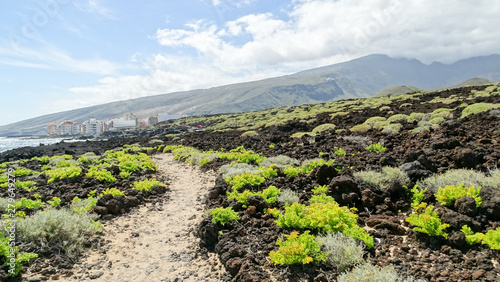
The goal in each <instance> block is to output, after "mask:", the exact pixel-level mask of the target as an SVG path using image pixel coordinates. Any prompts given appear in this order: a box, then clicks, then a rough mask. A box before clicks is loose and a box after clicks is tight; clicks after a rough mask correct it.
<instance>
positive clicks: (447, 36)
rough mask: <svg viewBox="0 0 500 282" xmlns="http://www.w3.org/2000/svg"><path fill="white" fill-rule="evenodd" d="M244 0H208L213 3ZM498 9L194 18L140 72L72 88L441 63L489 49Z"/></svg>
mask: <svg viewBox="0 0 500 282" xmlns="http://www.w3.org/2000/svg"><path fill="white" fill-rule="evenodd" d="M251 2H252V1H248V0H245V1H224V0H212V3H213V4H214V5H215V6H221V5H233V6H236V5H248V4H250V3H251ZM499 14H500V2H494V1H488V0H479V1H466V0H442V1H434V0H421V1H402V0H358V1H350V0H337V1H334V0H294V1H292V3H291V5H290V10H289V12H288V18H286V19H284V18H278V16H277V15H275V14H271V13H260V14H249V15H245V16H243V17H240V18H238V19H236V20H232V21H227V22H225V23H224V24H223V25H216V24H214V23H212V22H208V21H206V20H198V21H195V22H192V23H189V24H187V25H186V26H185V28H183V29H168V28H165V29H159V30H158V31H157V34H156V39H157V40H158V42H159V44H161V45H162V46H164V50H162V52H159V53H158V54H155V55H152V56H150V57H149V59H148V60H146V61H143V62H142V68H143V70H144V71H147V72H148V73H149V74H148V75H137V76H124V77H109V78H104V79H102V80H100V81H99V83H98V84H97V85H95V86H90V87H78V88H72V89H71V93H73V95H81V96H88V97H91V98H92V99H93V101H94V102H87V104H88V103H94V104H95V101H99V102H107V101H111V100H118V99H130V98H134V97H142V96H147V95H152V94H159V93H168V92H172V91H180V90H189V89H196V88H207V87H212V86H217V85H223V84H227V83H233V82H239V81H250V80H253V79H260V78H265V77H269V76H277V75H282V74H287V73H292V72H295V71H298V70H302V69H307V68H313V67H317V66H322V65H327V64H334V63H339V62H342V61H346V60H349V59H353V58H356V57H360V56H363V55H368V54H373V53H383V54H388V55H390V56H396V57H397V56H404V57H412V58H417V59H420V60H422V61H424V62H425V63H430V62H432V61H435V60H437V61H441V62H445V63H450V62H453V61H456V60H459V59H462V58H467V57H471V56H478V55H488V54H492V53H496V52H498V46H499V45H500V42H499V38H500V30H499V29H498V26H500V18H499V17H498V15H499ZM193 51H194V54H195V55H194V56H189V55H188V54H191V53H193ZM92 99H91V100H92ZM82 101H83V100H82Z"/></svg>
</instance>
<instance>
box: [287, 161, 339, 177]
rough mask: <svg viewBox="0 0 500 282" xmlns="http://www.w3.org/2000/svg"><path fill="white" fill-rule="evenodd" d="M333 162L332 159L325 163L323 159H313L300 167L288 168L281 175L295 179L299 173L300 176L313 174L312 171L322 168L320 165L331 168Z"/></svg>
mask: <svg viewBox="0 0 500 282" xmlns="http://www.w3.org/2000/svg"><path fill="white" fill-rule="evenodd" d="M334 162H335V160H334V159H331V160H329V161H325V160H324V159H313V160H309V161H307V162H306V163H305V164H304V165H303V166H301V167H293V166H288V167H287V168H286V169H285V170H284V171H283V173H284V174H285V175H286V176H287V177H296V176H299V174H300V173H302V174H309V173H311V172H313V171H314V169H315V168H316V167H318V166H322V165H327V166H332V165H333V163H334ZM339 169H340V168H339Z"/></svg>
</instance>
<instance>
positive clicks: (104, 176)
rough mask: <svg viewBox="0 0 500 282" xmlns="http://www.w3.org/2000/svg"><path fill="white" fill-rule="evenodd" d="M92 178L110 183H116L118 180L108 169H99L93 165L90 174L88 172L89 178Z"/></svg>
mask: <svg viewBox="0 0 500 282" xmlns="http://www.w3.org/2000/svg"><path fill="white" fill-rule="evenodd" d="M92 177H93V178H95V179H97V180H99V181H107V182H109V183H114V182H115V181H116V178H114V177H113V175H112V174H111V172H109V171H108V170H106V169H98V168H97V167H96V166H94V165H91V166H90V167H89V172H87V178H92Z"/></svg>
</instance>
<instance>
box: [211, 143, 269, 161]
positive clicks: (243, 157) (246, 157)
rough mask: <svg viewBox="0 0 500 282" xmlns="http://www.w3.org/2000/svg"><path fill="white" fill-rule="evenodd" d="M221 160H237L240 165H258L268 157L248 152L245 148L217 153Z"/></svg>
mask: <svg viewBox="0 0 500 282" xmlns="http://www.w3.org/2000/svg"><path fill="white" fill-rule="evenodd" d="M215 153H216V154H217V157H219V158H220V159H228V160H236V162H238V163H253V162H254V163H256V164H259V163H260V162H262V161H263V160H265V159H266V157H263V156H262V154H260V153H255V152H254V151H252V150H246V149H245V148H244V147H243V146H240V147H238V148H236V149H232V150H230V151H229V152H215Z"/></svg>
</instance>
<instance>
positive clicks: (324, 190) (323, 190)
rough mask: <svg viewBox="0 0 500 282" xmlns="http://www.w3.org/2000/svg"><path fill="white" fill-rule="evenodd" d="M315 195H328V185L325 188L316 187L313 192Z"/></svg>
mask: <svg viewBox="0 0 500 282" xmlns="http://www.w3.org/2000/svg"><path fill="white" fill-rule="evenodd" d="M311 191H312V192H313V194H315V195H317V194H322V193H326V192H327V191H328V185H323V186H315V187H314V188H313V189H312V190H311Z"/></svg>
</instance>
